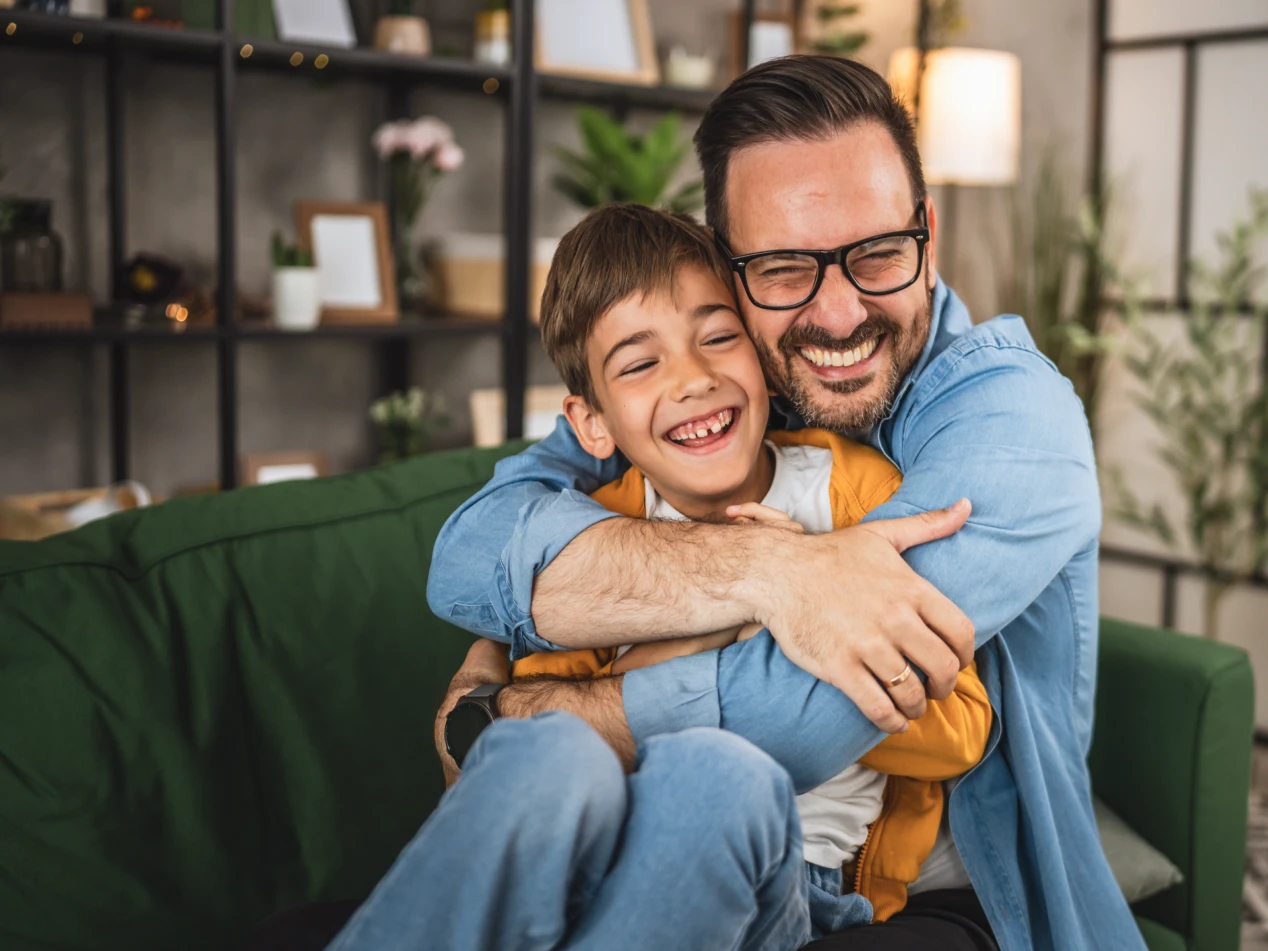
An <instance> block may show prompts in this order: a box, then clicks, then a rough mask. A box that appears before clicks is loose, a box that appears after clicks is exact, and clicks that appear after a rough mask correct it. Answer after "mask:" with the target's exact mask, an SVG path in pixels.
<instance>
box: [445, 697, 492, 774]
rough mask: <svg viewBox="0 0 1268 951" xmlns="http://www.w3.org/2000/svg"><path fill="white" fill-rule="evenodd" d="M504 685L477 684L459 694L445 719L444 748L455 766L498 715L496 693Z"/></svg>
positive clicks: (460, 765) (464, 757)
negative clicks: (465, 692)
mask: <svg viewBox="0 0 1268 951" xmlns="http://www.w3.org/2000/svg"><path fill="white" fill-rule="evenodd" d="M505 686H506V684H481V685H480V686H479V687H476V688H475V690H472V691H471V692H470V693H469V694H467V695H466V696H465V697H463V698H462V699H461V700H459V701H458V703H457V704H456V705H455V706H454V708H453V709H452V710H450V711H449V716H448V717H446V718H445V750H446V751H447V752H448V753H449V755H450V756H452V757H453V758H454V762H455V763H457V764H458V768H459V769H462V761H463V760H465V759H466V758H467V754H468V753H470V752H471V747H473V746H475V741H476V740H477V739H478V738H479V736H480V734H481V733H483V732H484V730H485V728H487V727H488V725H489V724H490V723H492V722H493V721H494V720H496V719H497V718H498V716H499V714H498V701H497V696H498V693H499V692H500V691H501V690H502V688H503V687H505Z"/></svg>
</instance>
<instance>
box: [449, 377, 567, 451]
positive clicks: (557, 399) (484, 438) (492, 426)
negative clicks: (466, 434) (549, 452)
mask: <svg viewBox="0 0 1268 951" xmlns="http://www.w3.org/2000/svg"><path fill="white" fill-rule="evenodd" d="M567 396H568V387H566V386H530V387H528V389H527V390H525V391H524V438H525V439H544V438H545V437H546V436H548V435H549V434H550V432H551V430H553V429H554V428H555V419H556V417H558V416H559V415H560V414H561V413H563V411H564V399H565V398H566V397H567ZM469 400H470V406H471V431H472V436H473V439H472V442H473V444H474V445H476V446H481V447H491V446H500V445H502V443H504V442H506V391H505V390H503V389H502V388H501V387H500V386H494V387H488V388H485V389H478V390H472V391H471V395H470V397H469Z"/></svg>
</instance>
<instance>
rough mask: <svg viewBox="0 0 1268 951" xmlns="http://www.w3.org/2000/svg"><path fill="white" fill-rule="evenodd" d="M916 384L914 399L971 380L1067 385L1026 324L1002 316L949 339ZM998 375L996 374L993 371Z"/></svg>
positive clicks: (1019, 319) (916, 380)
mask: <svg viewBox="0 0 1268 951" xmlns="http://www.w3.org/2000/svg"><path fill="white" fill-rule="evenodd" d="M939 344H940V346H939V347H938V348H937V350H936V351H935V352H934V353H933V354H932V355H931V356H930V359H929V361H928V363H926V364H925V366H924V367H923V368H921V370H920V373H919V375H918V376H917V378H916V379H915V380H914V381H913V384H914V386H913V394H912V395H913V397H915V398H917V399H923V398H927V397H929V396H930V395H932V394H933V393H934V392H935V391H940V390H944V389H946V388H948V387H958V386H961V385H963V383H964V382H965V381H966V379H967V378H971V377H975V376H979V377H981V382H982V383H985V382H986V381H987V379H989V378H991V377H992V376H994V377H995V378H1002V377H1008V378H1010V379H1014V380H1015V379H1016V378H1018V377H1019V376H1021V377H1032V378H1034V379H1035V380H1044V381H1047V382H1049V383H1063V382H1064V378H1063V377H1062V376H1061V373H1060V371H1058V370H1057V368H1056V366H1055V364H1053V362H1052V361H1051V360H1049V359H1048V358H1047V357H1046V356H1044V354H1043V353H1042V352H1040V350H1039V347H1038V346H1037V345H1036V344H1035V338H1034V337H1033V336H1031V333H1030V328H1029V327H1027V326H1026V321H1025V320H1024V319H1023V318H1021V317H1019V316H1017V315H1016V314H1002V315H1000V316H999V317H993V318H991V319H990V320H987V321H983V322H982V323H980V324H974V325H973V326H971V327H969V328H967V329H966V330H964V331H962V332H960V333H957V334H954V335H948V336H947V338H946V339H945V340H942V341H939ZM992 370H995V371H998V372H997V373H996V374H992V373H991V372H990V371H992ZM1067 385H1068V384H1067Z"/></svg>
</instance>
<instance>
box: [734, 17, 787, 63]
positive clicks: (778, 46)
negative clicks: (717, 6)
mask: <svg viewBox="0 0 1268 951" xmlns="http://www.w3.org/2000/svg"><path fill="white" fill-rule="evenodd" d="M800 43H801V36H800V31H799V30H798V28H797V16H796V14H795V13H794V12H792V11H789V12H787V13H758V14H754V16H753V23H752V26H751V27H750V30H749V45H748V63H741V62H740V55H741V51H742V49H743V46H744V21H743V18H742V17H741V16H740V14H738V13H733V14H732V15H731V57H730V59H731V75H732V76H739V75H740V74H741V73H743V72H744V71H745V70H748V69H752V68H753V67H754V66H756V65H757V64H758V63H763V62H765V61H766V60H768V59H777V58H779V57H781V56H791V55H792V54H793V53H796V52H797V51H798V49H800Z"/></svg>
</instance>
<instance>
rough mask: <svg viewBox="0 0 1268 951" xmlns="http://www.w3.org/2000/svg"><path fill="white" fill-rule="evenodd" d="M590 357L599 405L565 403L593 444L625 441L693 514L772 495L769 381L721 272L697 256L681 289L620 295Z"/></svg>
mask: <svg viewBox="0 0 1268 951" xmlns="http://www.w3.org/2000/svg"><path fill="white" fill-rule="evenodd" d="M586 356H587V359H588V361H589V364H590V373H591V379H592V381H593V384H594V392H595V396H596V398H597V401H598V403H599V405H598V406H597V407H591V406H589V405H588V404H587V403H586V402H585V400H583V399H582V398H581V397H569V399H568V402H567V403H565V412H566V413H567V415H568V419H569V421H570V422H571V423H572V425H573V428H574V430H576V432H577V435H578V438H579V439H580V440H581V443H582V445H583V446H584V447H585V448H586V450H587V451H588V452H590V453H592V454H593V455H596V456H599V457H600V458H606V457H607V456H609V455H611V454H612V453H613V452H614V451H616V450H617V449H620V451H621V452H622V453H624V454H625V456H626V457H627V458H628V459H629V460H630V462H631V463H633V464H634V465H635V466H637V467H638V468H639V469H640V470H642V472H643V474H644V475H645V476H646V477H647V479H648V480H649V481H650V482H651V484H652V486H653V487H654V488H655V489H656V491H657V492H659V493H660V494H661V496H663V497H664V498H665V500H666V501H667V502H668V503H669V504H670V505H672V506H673V507H674V508H675V509H677V510H678V511H679V512H681V513H682V514H683V515H686V516H688V517H690V518H709V517H720V516H721V515H722V514H723V513H724V512H725V509H726V506H727V505H732V504H738V503H740V502H759V501H761V499H762V498H763V497H764V496H765V494H766V491H767V490H768V489H769V487H770V481H771V478H772V472H773V466H772V463H771V461H770V459H769V457H768V454H767V453H765V452H763V451H762V440H763V438H764V436H765V433H766V419H767V414H768V403H767V400H768V393H767V389H766V382H765V379H764V377H763V376H762V369H761V364H760V363H759V361H758V358H757V351H756V350H755V349H754V347H753V343H752V341H751V340H750V339H749V337H748V334H747V333H745V330H744V325H743V323H742V322H741V321H740V317H739V314H738V313H737V312H736V308H735V299H734V297H733V296H732V293H731V291H730V289H729V288H728V287H726V285H724V284H723V283H722V282H721V281H720V280H718V278H717V277H716V276H715V275H714V274H712V273H710V272H709V271H708V270H706V269H704V268H702V267H698V266H694V265H685V266H683V267H682V268H681V270H680V271H679V273H678V275H677V278H676V281H675V284H674V288H673V291H672V293H669V292H664V293H653V294H649V295H646V296H639V295H634V296H631V297H629V298H626V299H625V300H622V301H620V302H619V303H617V304H616V305H615V306H613V307H612V308H611V309H609V310H608V312H607V313H605V314H604V315H603V316H602V317H601V318H600V319H599V320H598V321H597V322H596V323H595V325H594V329H593V330H592V332H591V334H590V337H589V340H588V341H587V344H586Z"/></svg>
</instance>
